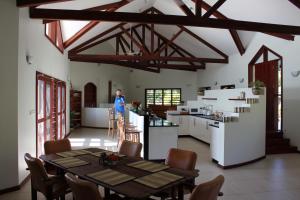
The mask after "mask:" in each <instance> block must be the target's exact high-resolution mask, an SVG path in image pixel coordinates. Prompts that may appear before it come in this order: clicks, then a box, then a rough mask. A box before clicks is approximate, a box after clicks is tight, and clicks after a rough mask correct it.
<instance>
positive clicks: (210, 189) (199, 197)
mask: <svg viewBox="0 0 300 200" xmlns="http://www.w3.org/2000/svg"><path fill="white" fill-rule="evenodd" d="M224 181H225V178H224V176H222V175H220V176H218V177H216V178H215V179H213V180H211V181H209V182H206V183H202V184H200V185H198V186H197V187H196V188H195V189H194V190H193V192H192V194H191V197H190V200H203V199H205V200H216V199H217V198H218V196H219V194H220V190H221V188H222V186H223V183H224Z"/></svg>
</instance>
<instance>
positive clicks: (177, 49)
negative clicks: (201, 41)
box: [143, 25, 195, 65]
mask: <svg viewBox="0 0 300 200" xmlns="http://www.w3.org/2000/svg"><path fill="white" fill-rule="evenodd" d="M143 27H146V28H147V29H150V27H149V26H148V25H144V26H143ZM154 34H155V35H156V36H157V37H160V38H161V39H162V40H163V41H168V39H167V38H166V37H165V36H163V35H162V34H160V33H158V32H156V31H154ZM170 47H171V48H172V49H174V50H175V51H176V53H178V55H180V56H181V57H186V56H185V55H184V54H186V55H188V56H190V57H192V58H195V56H194V55H193V54H192V53H190V52H188V51H186V50H185V49H183V48H182V47H180V46H178V45H177V44H175V43H174V42H173V43H172V44H171V45H170ZM189 63H190V64H191V65H194V63H193V62H189Z"/></svg>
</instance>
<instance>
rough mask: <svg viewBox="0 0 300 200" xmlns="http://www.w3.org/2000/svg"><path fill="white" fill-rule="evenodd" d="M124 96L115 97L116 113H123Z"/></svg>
mask: <svg viewBox="0 0 300 200" xmlns="http://www.w3.org/2000/svg"><path fill="white" fill-rule="evenodd" d="M124 104H125V97H123V96H119V97H116V98H115V111H116V113H122V114H124V113H125V106H124Z"/></svg>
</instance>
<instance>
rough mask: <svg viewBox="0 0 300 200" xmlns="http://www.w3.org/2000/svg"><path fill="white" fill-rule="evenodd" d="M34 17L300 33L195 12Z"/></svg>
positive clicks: (34, 13)
mask: <svg viewBox="0 0 300 200" xmlns="http://www.w3.org/2000/svg"><path fill="white" fill-rule="evenodd" d="M30 17H31V18H33V19H62V20H97V21H110V22H124V21H126V22H131V23H155V24H166V25H183V26H196V27H207V28H217V29H237V30H244V31H257V32H260V31H262V32H275V33H289V34H297V35H300V27H299V26H291V25H280V24H268V23H261V22H248V21H239V20H231V19H210V18H209V19H203V18H201V17H198V16H195V17H191V16H177V15H158V14H156V15H149V14H143V13H128V12H103V11H87V10H59V9H40V8H30Z"/></svg>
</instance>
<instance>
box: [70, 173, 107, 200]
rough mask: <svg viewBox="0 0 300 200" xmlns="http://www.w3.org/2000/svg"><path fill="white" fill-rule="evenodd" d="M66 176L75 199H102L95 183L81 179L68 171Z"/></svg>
mask: <svg viewBox="0 0 300 200" xmlns="http://www.w3.org/2000/svg"><path fill="white" fill-rule="evenodd" d="M65 177H66V180H67V182H68V184H69V186H70V187H71V190H72V193H73V198H74V199H75V200H102V197H101V195H100V192H99V190H98V187H97V186H96V185H95V184H93V183H91V182H88V181H84V180H81V179H79V178H77V177H75V176H74V175H72V174H70V173H66V174H65Z"/></svg>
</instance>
